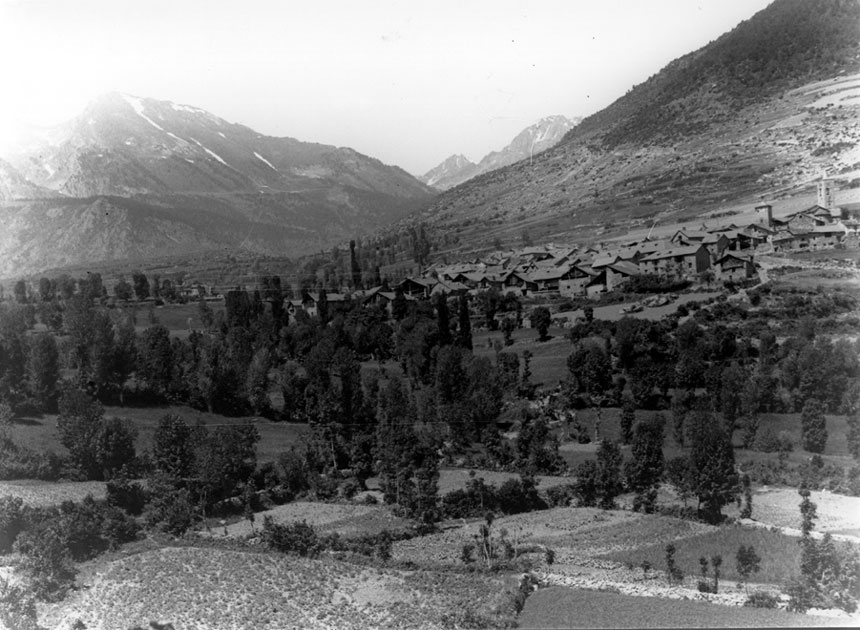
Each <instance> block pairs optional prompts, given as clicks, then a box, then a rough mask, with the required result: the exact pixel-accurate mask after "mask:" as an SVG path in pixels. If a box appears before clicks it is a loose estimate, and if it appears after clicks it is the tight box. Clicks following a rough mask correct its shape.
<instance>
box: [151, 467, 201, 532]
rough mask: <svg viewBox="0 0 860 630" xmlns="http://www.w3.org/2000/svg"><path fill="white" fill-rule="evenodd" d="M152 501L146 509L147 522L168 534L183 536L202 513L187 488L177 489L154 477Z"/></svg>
mask: <svg viewBox="0 0 860 630" xmlns="http://www.w3.org/2000/svg"><path fill="white" fill-rule="evenodd" d="M149 494H150V497H151V498H150V502H149V507H148V508H147V511H146V522H147V524H148V525H149V526H150V527H155V528H158V529H160V530H161V531H163V532H166V533H168V534H173V535H174V536H181V535H182V534H184V533H185V532H187V531H188V530H189V529H191V528H192V527H193V526H194V525H195V524H196V523H197V522H198V521H199V520H200V514H198V512H197V509H196V508H195V507H194V503H193V502H192V500H191V493H190V492H188V490H186V489H184V488H183V489H180V490H176V489H175V488H173V487H172V486H170V485H165V484H163V483H159V481H158V480H157V478H156V479H154V481H153V485H152V486H151V487H150V489H149Z"/></svg>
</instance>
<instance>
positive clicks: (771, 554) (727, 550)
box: [602, 527, 800, 584]
mask: <svg viewBox="0 0 860 630" xmlns="http://www.w3.org/2000/svg"><path fill="white" fill-rule="evenodd" d="M797 541H798V538H797V537H794V536H786V535H785V534H781V533H779V532H772V531H770V530H767V529H747V528H742V527H721V528H719V529H715V530H713V531H711V532H708V533H704V534H699V535H696V536H690V537H688V538H682V539H680V540H677V541H675V543H674V544H675V564H676V565H677V566H678V568H680V569H681V570H682V571H683V572H684V574H685V575H688V576H698V575H699V574H700V573H699V558H701V557H702V556H706V557H708V558H710V557H711V556H713V555H717V554H719V555H721V556H722V558H723V564H722V566H721V567H720V574H721V576H720V579H721V580H726V582H731V583H735V582H738V581H740V580H741V576H740V574H739V573H738V571H737V566H736V563H735V553H736V552H737V550H738V547H740V546H741V545H746V546H749V545H752V546H753V547H754V548H755V550H756V553H757V554H758V555H759V556H761V558H762V561H761V570H760V571H759V572H758V573H756V574H754V575H753V576H751V577H750V581H751V582H762V583H768V584H785V583H786V582H788V580H789V579H791V577H792V576H795V575H798V574H799V573H800V547H799V546H798V544H797ZM602 557H603V558H605V559H607V560H614V561H616V562H623V563H630V564H632V565H634V566H641V565H642V563H643V562H648V563H649V564H650V565H651V567H653V568H654V569H657V570H659V571H665V570H666V545H665V544H654V545H648V546H643V547H639V548H637V549H630V550H624V551H618V552H614V553H610V554H606V555H605V556H602Z"/></svg>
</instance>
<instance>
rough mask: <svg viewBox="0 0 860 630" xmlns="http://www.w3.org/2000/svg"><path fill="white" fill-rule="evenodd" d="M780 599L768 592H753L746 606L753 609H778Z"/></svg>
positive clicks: (748, 597) (745, 603)
mask: <svg viewBox="0 0 860 630" xmlns="http://www.w3.org/2000/svg"><path fill="white" fill-rule="evenodd" d="M778 603H779V597H777V596H776V595H775V594H773V593H769V592H768V591H753V592H752V593H750V594H749V595H748V596H747V599H746V601H745V602H744V606H749V607H751V608H776V606H777V604H778Z"/></svg>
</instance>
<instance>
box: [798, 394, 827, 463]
mask: <svg viewBox="0 0 860 630" xmlns="http://www.w3.org/2000/svg"><path fill="white" fill-rule="evenodd" d="M800 425H801V430H802V432H803V449H804V450H806V451H809V452H810V453H823V452H824V446H825V445H826V444H827V425H826V420H825V418H824V407H823V405H822V404H821V403H820V402H819V401H818V400H817V399H815V398H810V399H809V400H807V401H806V402H805V403H804V404H803V411H802V412H801V413H800Z"/></svg>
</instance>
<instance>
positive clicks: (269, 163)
mask: <svg viewBox="0 0 860 630" xmlns="http://www.w3.org/2000/svg"><path fill="white" fill-rule="evenodd" d="M254 156H255V157H256V158H257V159H258V160H261V161H263V162H265V163H266V164H267V165H268V167H269V168H270V169H272V170H273V171H276V172H278V173H280V171H279V170H278V169H276V168H275V167H274V166H272V163H271V162H269V160H267V159H266V158H264V157H263V156H262V155H260V154H259V153H257V152H256V151H254Z"/></svg>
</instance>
